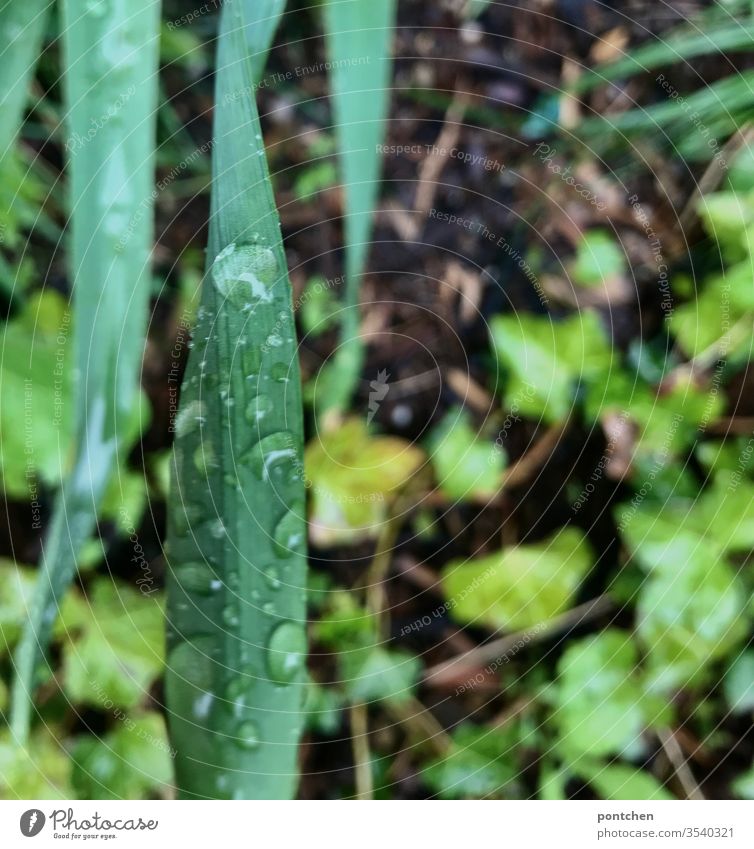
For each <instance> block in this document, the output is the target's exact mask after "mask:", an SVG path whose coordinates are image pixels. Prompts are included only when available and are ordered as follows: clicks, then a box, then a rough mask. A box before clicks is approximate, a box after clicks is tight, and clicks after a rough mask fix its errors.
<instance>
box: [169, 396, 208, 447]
mask: <svg viewBox="0 0 754 849" xmlns="http://www.w3.org/2000/svg"><path fill="white" fill-rule="evenodd" d="M205 420H206V412H205V409H204V404H203V403H202V402H201V401H190V402H189V403H188V404H186V406H185V407H182V408H181V409H180V410H179V411H178V415H176V417H175V435H176V437H178V438H181V437H184V436H187V435H188V434H189V433H193V432H194V431H195V430H196V429H197V428H198V427H201V426H202V425H203V424H204V422H205Z"/></svg>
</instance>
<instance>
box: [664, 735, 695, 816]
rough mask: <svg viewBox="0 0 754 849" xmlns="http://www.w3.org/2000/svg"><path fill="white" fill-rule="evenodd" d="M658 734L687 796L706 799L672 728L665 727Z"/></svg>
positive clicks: (688, 797)
mask: <svg viewBox="0 0 754 849" xmlns="http://www.w3.org/2000/svg"><path fill="white" fill-rule="evenodd" d="M657 736H658V738H659V740H660V744H661V745H662V750H663V751H664V752H665V755H666V757H667V759H668V761H669V762H670V765H671V766H672V768H673V771H674V772H675V774H676V777H677V778H678V781H679V782H680V784H681V787H682V788H683V792H684V793H685V794H686V798H687V799H695V800H697V801H704V794H703V793H702V791H701V789H700V788H699V785H698V784H697V783H696V779H695V778H694V774H693V773H692V772H691V768H690V767H689V763H688V761H687V760H686V758H685V757H684V756H683V752H682V750H681V747H680V746H679V745H678V741H677V740H676V739H675V734H673V732H672V731H671V730H670V729H667V728H664V729H662V730H660V731H658V732H657Z"/></svg>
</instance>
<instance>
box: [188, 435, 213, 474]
mask: <svg viewBox="0 0 754 849" xmlns="http://www.w3.org/2000/svg"><path fill="white" fill-rule="evenodd" d="M194 465H195V466H196V470H197V472H199V473H200V474H202V475H204V476H205V477H206V476H207V474H208V473H209V470H210V469H213V468H215V467H216V466H217V461H216V459H215V452H214V451H213V450H212V446H211V445H210V444H209V443H207V442H205V443H202V445H199V446H198V447H197V449H196V451H194Z"/></svg>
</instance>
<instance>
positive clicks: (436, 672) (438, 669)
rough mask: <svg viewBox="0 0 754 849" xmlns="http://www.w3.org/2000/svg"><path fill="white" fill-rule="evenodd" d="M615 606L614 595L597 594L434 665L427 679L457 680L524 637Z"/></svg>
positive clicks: (539, 636)
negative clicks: (537, 623) (583, 602)
mask: <svg viewBox="0 0 754 849" xmlns="http://www.w3.org/2000/svg"><path fill="white" fill-rule="evenodd" d="M612 607H613V601H612V599H610V598H609V597H608V596H606V595H602V596H598V597H597V598H595V599H592V601H588V602H586V603H585V604H580V605H579V606H578V607H574V608H573V609H572V610H568V611H566V612H565V613H561V614H560V616H556V617H554V618H553V619H551V620H549V622H544V623H542V624H541V625H540V626H536V625H535V626H533V627H531V628H527V629H526V630H524V631H518V632H516V633H515V634H508V635H507V636H505V637H500V638H499V639H497V640H492V642H489V643H485V644H484V645H481V646H478V647H477V648H475V649H472V650H471V651H468V652H465V653H464V654H461V655H458V656H457V657H454V658H451V659H450V660H446V661H443V662H442V663H438V664H436V665H435V666H431V667H430V668H429V669H427V670H426V671H425V673H424V681H425V683H427V684H429V685H431V686H434V687H442V686H446V685H447V684H449V683H452V682H453V681H457V680H458V679H459V677H464V676H467V675H468V674H469V672H471V671H473V670H475V669H478V668H479V667H480V666H483V665H484V664H485V663H488V662H490V661H492V660H495V659H496V658H499V657H503V656H504V655H505V654H507V653H508V652H509V651H510V650H511V649H512V648H513V647H514V646H515V645H516V644H517V643H518V642H519V641H520V640H522V639H524V638H525V637H528V638H529V642H539V641H541V640H543V639H545V638H546V637H550V636H552V635H553V634H556V633H558V632H559V631H565V630H568V629H569V628H572V627H574V626H575V625H581V624H583V623H584V622H589V621H590V620H592V619H596V618H598V617H600V616H602V615H603V614H605V613H607V612H609V611H610V610H611V609H612Z"/></svg>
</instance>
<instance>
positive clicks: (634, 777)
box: [577, 762, 675, 802]
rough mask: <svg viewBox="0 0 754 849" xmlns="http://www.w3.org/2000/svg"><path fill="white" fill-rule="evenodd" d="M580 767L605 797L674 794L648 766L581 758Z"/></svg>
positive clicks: (642, 798)
mask: <svg viewBox="0 0 754 849" xmlns="http://www.w3.org/2000/svg"><path fill="white" fill-rule="evenodd" d="M577 771H578V773H579V775H581V776H582V777H583V778H586V779H587V780H588V781H589V784H590V785H591V786H592V787H593V788H594V790H596V791H597V793H598V794H599V795H600V797H601V798H602V799H606V800H614V801H627V802H636V801H641V802H649V801H656V800H664V799H674V798H675V797H674V796H673V795H672V794H671V793H669V792H668V791H667V790H666V789H665V788H664V787H663V786H662V784H660V783H659V782H658V781H657V779H656V778H655V777H654V776H652V775H650V774H649V773H648V772H646V770H639V769H634V767H630V766H624V765H623V764H601V763H592V764H588V763H587V762H580V763H579V765H578V767H577Z"/></svg>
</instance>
